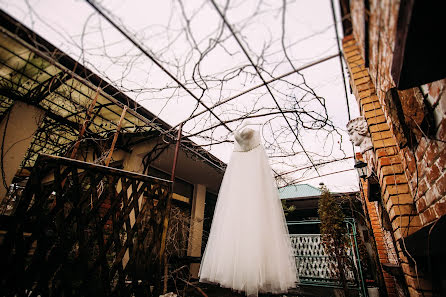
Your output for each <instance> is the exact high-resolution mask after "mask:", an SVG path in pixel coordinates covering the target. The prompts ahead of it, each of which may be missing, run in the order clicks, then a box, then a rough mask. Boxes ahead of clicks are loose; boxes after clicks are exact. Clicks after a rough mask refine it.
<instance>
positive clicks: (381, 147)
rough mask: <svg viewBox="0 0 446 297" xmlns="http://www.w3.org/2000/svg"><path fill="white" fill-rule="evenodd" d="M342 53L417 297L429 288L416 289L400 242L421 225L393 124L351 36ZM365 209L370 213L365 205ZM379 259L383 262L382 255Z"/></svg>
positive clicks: (402, 259) (401, 257)
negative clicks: (368, 131)
mask: <svg viewBox="0 0 446 297" xmlns="http://www.w3.org/2000/svg"><path fill="white" fill-rule="evenodd" d="M343 52H344V57H345V59H346V61H347V66H348V70H349V73H350V84H351V87H352V89H353V92H354V95H355V97H356V99H357V101H358V105H359V109H360V112H361V114H362V115H363V116H364V118H365V119H366V121H367V124H368V126H369V130H370V134H371V137H372V143H373V147H374V153H375V155H376V158H375V159H376V160H377V172H376V174H377V176H378V178H379V183H380V186H381V197H382V202H383V204H384V206H385V208H386V210H387V212H388V214H389V218H390V221H391V224H392V229H393V234H394V237H395V239H396V240H397V241H398V243H397V250H398V258H399V260H400V263H401V266H402V269H403V271H404V274H405V279H406V282H407V284H408V288H409V292H410V294H411V296H419V291H417V289H418V290H419V289H420V287H421V288H422V289H423V290H424V289H428V285H426V287H425V288H423V287H424V286H423V285H420V286H418V285H417V282H415V281H414V278H413V276H414V267H413V265H412V264H410V261H409V259H407V257H406V256H405V254H404V253H403V249H404V247H403V246H401V244H400V242H401V241H399V239H401V238H402V237H406V236H408V235H410V234H413V233H414V232H416V231H417V230H419V229H420V227H421V222H420V217H419V216H418V214H417V212H416V209H415V205H414V199H413V197H412V194H411V192H410V189H409V185H408V181H407V178H406V175H405V174H404V171H403V163H402V160H401V155H400V149H399V147H398V146H397V142H396V138H395V135H394V134H393V133H392V130H391V126H392V122H391V121H390V120H388V117H386V115H385V113H384V111H383V110H384V109H383V106H382V105H383V102H380V100H379V98H378V96H377V94H376V90H375V86H374V84H373V81H372V80H371V77H370V75H369V73H368V69H367V68H366V67H365V63H364V60H363V58H362V56H361V54H360V49H359V47H358V45H357V44H356V41H355V39H354V38H353V36H351V35H350V36H346V37H345V38H344V40H343ZM370 208H371V207H370ZM367 209H369V205H368V204H367ZM369 213H370V215H371V220H373V217H374V216H375V215H376V212H374V211H373V210H372V211H370V212H369ZM378 227H379V228H380V226H378V225H376V224H375V228H376V229H377V235H378V236H377V238H376V240H377V246H378V245H379V241H380V240H381V239H380V235H379V232H378ZM374 232H375V230H374ZM381 238H382V234H381ZM378 252H379V251H378ZM382 256H383V258H384V255H382ZM380 260H381V255H380ZM419 277H420V276H419ZM386 285H387V282H386ZM420 296H421V295H420Z"/></svg>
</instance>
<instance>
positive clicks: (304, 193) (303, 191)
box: [279, 184, 322, 199]
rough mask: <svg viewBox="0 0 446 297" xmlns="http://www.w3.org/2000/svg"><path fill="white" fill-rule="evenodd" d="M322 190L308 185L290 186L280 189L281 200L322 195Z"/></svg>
mask: <svg viewBox="0 0 446 297" xmlns="http://www.w3.org/2000/svg"><path fill="white" fill-rule="evenodd" d="M321 193H322V192H321V190H319V189H318V188H316V187H313V186H310V185H307V184H297V185H290V186H286V187H283V188H280V189H279V198H280V199H293V198H305V197H314V196H319V195H321Z"/></svg>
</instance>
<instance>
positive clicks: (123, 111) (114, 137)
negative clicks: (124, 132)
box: [105, 106, 128, 166]
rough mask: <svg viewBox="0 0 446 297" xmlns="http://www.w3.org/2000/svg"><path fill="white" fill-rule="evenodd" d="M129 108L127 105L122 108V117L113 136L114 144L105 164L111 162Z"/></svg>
mask: <svg viewBox="0 0 446 297" xmlns="http://www.w3.org/2000/svg"><path fill="white" fill-rule="evenodd" d="M127 108H128V107H127V106H124V108H123V110H122V113H121V118H120V119H119V122H118V126H117V127H116V132H115V135H114V136H113V141H112V144H111V147H110V152H108V156H107V158H106V159H105V166H108V164H110V160H111V157H112V155H113V151H114V150H115V145H116V141H117V140H118V136H119V131H121V126H122V121H123V120H124V116H125V113H126V112H127Z"/></svg>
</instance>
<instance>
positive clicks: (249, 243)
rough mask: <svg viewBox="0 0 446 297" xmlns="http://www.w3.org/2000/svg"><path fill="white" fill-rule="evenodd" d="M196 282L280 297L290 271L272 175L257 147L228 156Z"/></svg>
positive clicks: (290, 283)
mask: <svg viewBox="0 0 446 297" xmlns="http://www.w3.org/2000/svg"><path fill="white" fill-rule="evenodd" d="M199 277H200V281H201V282H210V283H218V284H220V286H222V287H226V288H231V289H233V290H236V291H243V292H246V295H247V296H257V294H258V293H259V292H260V293H284V292H286V291H287V290H288V289H289V288H292V287H295V283H296V281H297V280H296V265H295V260H294V257H293V254H292V249H291V243H290V239H289V236H288V229H287V228H286V224H285V217H284V214H283V210H282V206H281V203H280V200H279V197H278V192H277V187H276V185H275V182H274V179H273V176H272V170H271V167H270V165H269V163H268V158H267V156H266V153H265V150H264V149H263V147H262V146H261V145H260V146H258V147H256V148H254V149H253V150H251V151H248V152H233V153H232V156H231V159H230V161H229V163H228V166H227V168H226V172H225V175H224V178H223V182H222V184H221V187H220V192H219V195H218V201H217V204H216V207H215V211H214V218H213V221H212V227H211V231H210V234H209V239H208V242H207V245H206V250H205V252H204V254H203V258H202V262H201V266H200V272H199Z"/></svg>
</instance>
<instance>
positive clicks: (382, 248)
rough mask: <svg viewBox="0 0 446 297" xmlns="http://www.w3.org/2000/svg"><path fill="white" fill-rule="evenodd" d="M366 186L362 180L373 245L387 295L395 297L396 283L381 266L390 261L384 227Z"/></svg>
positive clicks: (357, 157) (359, 156) (359, 155)
mask: <svg viewBox="0 0 446 297" xmlns="http://www.w3.org/2000/svg"><path fill="white" fill-rule="evenodd" d="M356 159H357V160H361V159H362V156H361V153H356ZM368 187H369V183H368V182H362V188H363V194H364V197H363V199H364V204H365V207H366V208H367V213H368V217H369V219H370V224H371V225H372V232H373V236H374V238H375V245H376V250H377V253H378V259H379V265H380V268H381V272H382V275H383V278H384V284H385V286H386V291H387V295H388V297H397V296H398V295H397V292H396V283H395V279H394V277H393V276H391V275H390V274H388V273H387V272H386V271H384V270H383V269H382V266H381V265H382V264H387V263H390V261H389V257H388V254H387V248H386V243H385V240H386V239H385V238H384V235H383V229H384V228H383V227H382V224H381V220H380V218H379V215H378V213H377V211H376V206H375V203H376V202H369V197H368Z"/></svg>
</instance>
